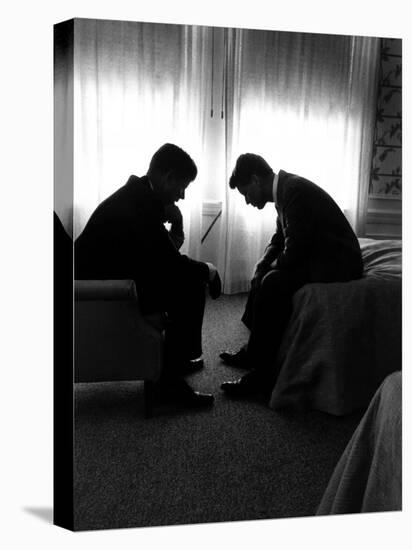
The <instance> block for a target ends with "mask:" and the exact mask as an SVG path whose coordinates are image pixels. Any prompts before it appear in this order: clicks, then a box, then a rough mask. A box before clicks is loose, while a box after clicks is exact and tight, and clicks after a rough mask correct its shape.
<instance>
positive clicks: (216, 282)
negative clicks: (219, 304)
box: [209, 271, 222, 300]
mask: <svg viewBox="0 0 412 550" xmlns="http://www.w3.org/2000/svg"><path fill="white" fill-rule="evenodd" d="M221 293H222V282H221V280H220V277H219V273H218V272H217V271H216V273H215V276H214V278H213V281H212V282H211V283H209V294H210V297H211V298H212V300H216V298H219V296H220V295H221Z"/></svg>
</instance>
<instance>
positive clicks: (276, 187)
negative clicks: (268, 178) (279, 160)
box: [273, 174, 279, 206]
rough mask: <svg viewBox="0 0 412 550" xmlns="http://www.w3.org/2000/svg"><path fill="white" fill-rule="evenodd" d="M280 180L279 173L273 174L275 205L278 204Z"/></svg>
mask: <svg viewBox="0 0 412 550" xmlns="http://www.w3.org/2000/svg"><path fill="white" fill-rule="evenodd" d="M278 181H279V174H275V175H274V176H273V201H274V203H275V206H277V205H278V201H277V194H278Z"/></svg>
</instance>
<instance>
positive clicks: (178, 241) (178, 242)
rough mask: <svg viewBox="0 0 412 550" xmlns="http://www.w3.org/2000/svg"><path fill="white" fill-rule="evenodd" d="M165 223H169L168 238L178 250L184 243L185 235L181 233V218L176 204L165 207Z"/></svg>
mask: <svg viewBox="0 0 412 550" xmlns="http://www.w3.org/2000/svg"><path fill="white" fill-rule="evenodd" d="M165 222H168V223H170V230H169V236H170V238H171V240H172V242H173V244H174V245H175V247H176V248H177V249H178V250H179V248H180V247H181V246H182V244H183V243H184V241H185V234H184V231H183V216H182V213H181V212H180V210H179V207H178V206H177V205H176V204H170V205H168V206H166V207H165Z"/></svg>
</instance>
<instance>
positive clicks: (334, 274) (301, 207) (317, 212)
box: [264, 170, 363, 282]
mask: <svg viewBox="0 0 412 550" xmlns="http://www.w3.org/2000/svg"><path fill="white" fill-rule="evenodd" d="M277 211H278V219H277V229H276V233H275V234H274V235H273V237H272V239H271V241H270V244H269V246H268V247H267V249H266V251H265V255H264V261H268V262H273V261H275V268H276V269H281V270H303V271H304V272H305V278H306V279H307V280H308V282H323V281H324V282H328V281H345V280H350V279H357V278H359V277H361V276H362V270H363V266H362V255H361V251H360V247H359V241H358V239H357V237H356V235H355V233H354V232H353V230H352V228H351V226H350V224H349V222H348V221H347V219H346V218H345V216H344V214H343V212H342V211H341V209H340V208H339V207H338V205H337V204H336V203H335V201H334V200H333V199H332V197H330V196H329V195H328V193H326V191H324V190H323V189H321V188H320V187H319V186H317V185H315V184H314V183H312V182H311V181H309V180H307V179H305V178H301V177H300V176H296V175H294V174H290V173H288V172H285V171H283V170H280V172H279V180H278V188H277Z"/></svg>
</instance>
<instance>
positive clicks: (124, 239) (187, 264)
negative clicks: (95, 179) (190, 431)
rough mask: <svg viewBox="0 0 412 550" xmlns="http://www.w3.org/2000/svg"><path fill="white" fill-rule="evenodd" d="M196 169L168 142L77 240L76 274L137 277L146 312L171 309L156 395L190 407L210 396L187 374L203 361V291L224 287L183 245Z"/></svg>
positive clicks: (209, 399)
mask: <svg viewBox="0 0 412 550" xmlns="http://www.w3.org/2000/svg"><path fill="white" fill-rule="evenodd" d="M196 175H197V168H196V165H195V163H194V162H193V160H192V159H191V158H190V156H189V155H188V154H187V153H186V152H185V151H183V150H182V149H180V148H179V147H177V146H176V145H173V144H170V143H168V144H165V145H163V146H162V147H161V148H160V149H159V150H158V151H157V152H156V153H155V154H154V155H153V157H152V160H151V162H150V166H149V170H148V172H147V174H146V175H145V176H143V177H136V176H133V175H132V176H130V178H129V179H128V181H127V183H126V184H125V185H124V186H123V187H121V188H120V189H118V190H117V191H116V192H115V193H113V194H112V195H111V196H110V197H108V198H107V199H106V200H104V201H103V202H102V203H101V204H100V205H99V206H98V207H97V209H96V210H95V211H94V213H93V214H92V216H91V217H90V219H89V221H88V223H87V225H86V227H85V228H84V230H83V232H82V233H81V235H80V236H79V237H78V238H77V240H76V242H75V274H76V279H132V280H134V281H135V284H136V290H137V293H138V297H139V303H140V307H141V309H142V312H143V314H144V315H149V314H152V313H164V314H165V315H166V317H167V320H166V327H165V346H164V367H163V372H162V374H161V378H160V380H159V381H158V382H157V383H156V384H155V391H154V394H155V397H157V401H160V402H167V403H169V402H173V403H177V404H178V405H183V406H184V407H192V408H193V407H202V406H205V405H206V406H208V405H211V404H212V402H213V396H212V395H210V394H202V393H199V392H196V391H194V390H193V389H192V388H191V387H190V386H189V384H187V383H186V381H185V380H184V379H183V378H182V376H183V375H185V374H188V373H191V372H193V371H195V370H197V369H199V368H202V367H203V360H202V359H201V356H202V323H203V314H204V308H205V291H206V288H207V287H208V289H209V293H210V295H211V297H212V298H217V297H218V296H219V294H220V289H221V285H220V278H219V275H218V273H217V271H216V268H215V267H214V266H213V265H212V264H208V263H205V262H199V261H196V260H193V259H191V258H189V257H187V256H186V255H184V254H181V253H180V252H179V248H180V247H181V245H182V244H183V241H184V233H183V221H182V215H181V213H180V210H179V208H178V206H177V205H176V204H175V203H176V202H177V201H179V200H180V199H184V197H185V190H186V188H187V187H188V185H189V184H190V183H191V182H192V181H193V180H194V179H195V178H196ZM165 222H170V224H171V227H170V230H169V231H167V229H166V227H165V225H164V223H165Z"/></svg>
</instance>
